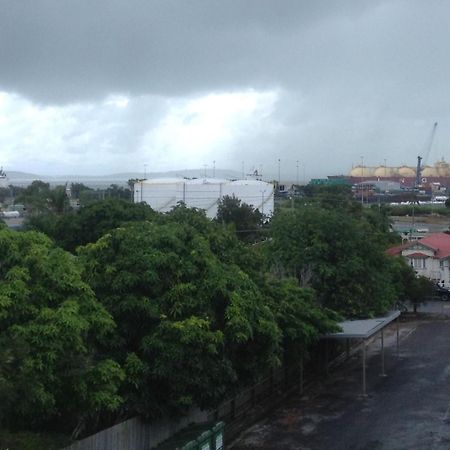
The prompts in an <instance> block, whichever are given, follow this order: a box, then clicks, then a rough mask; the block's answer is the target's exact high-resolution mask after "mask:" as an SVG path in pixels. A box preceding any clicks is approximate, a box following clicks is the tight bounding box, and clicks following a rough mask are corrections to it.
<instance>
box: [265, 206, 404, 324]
mask: <svg viewBox="0 0 450 450" xmlns="http://www.w3.org/2000/svg"><path fill="white" fill-rule="evenodd" d="M270 245H271V258H272V261H273V268H274V270H275V271H276V272H277V273H279V274H281V275H285V274H286V275H290V276H294V277H296V278H297V279H298V280H299V282H300V284H301V285H302V286H311V287H313V288H314V289H315V290H316V291H317V292H318V295H319V299H320V301H321V303H322V304H323V305H325V306H327V307H329V308H331V309H333V310H335V311H338V312H340V313H342V314H343V315H344V316H346V317H367V316H370V315H372V314H380V313H383V312H385V311H386V310H387V309H388V308H389V307H390V306H391V305H392V304H393V302H394V301H395V298H396V291H395V289H394V287H393V285H392V283H391V282H390V281H389V280H391V273H390V270H389V261H388V258H387V256H385V254H384V247H383V246H382V245H381V243H380V239H379V237H378V232H377V230H376V229H375V228H374V227H373V226H370V224H369V223H368V222H367V221H365V220H361V219H359V220H358V219H356V218H355V217H354V216H352V214H349V212H348V211H345V210H336V209H331V208H323V207H320V206H318V205H316V204H307V205H304V206H302V207H300V208H296V209H293V210H291V209H289V210H283V211H280V213H279V214H277V215H276V216H275V217H274V219H273V223H272V240H271V243H270Z"/></svg>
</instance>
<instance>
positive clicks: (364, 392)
mask: <svg viewBox="0 0 450 450" xmlns="http://www.w3.org/2000/svg"><path fill="white" fill-rule="evenodd" d="M362 369H363V393H362V395H363V397H366V396H367V394H366V341H365V340H363V348H362Z"/></svg>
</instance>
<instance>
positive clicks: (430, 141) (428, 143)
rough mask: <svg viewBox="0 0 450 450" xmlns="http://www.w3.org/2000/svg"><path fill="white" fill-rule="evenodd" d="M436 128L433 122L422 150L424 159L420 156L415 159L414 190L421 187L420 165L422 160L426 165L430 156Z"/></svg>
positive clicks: (435, 123)
mask: <svg viewBox="0 0 450 450" xmlns="http://www.w3.org/2000/svg"><path fill="white" fill-rule="evenodd" d="M437 126H438V123H437V122H434V124H433V128H432V129H431V133H430V136H429V138H428V139H427V141H426V145H425V148H424V150H425V152H424V154H425V158H422V157H421V156H418V157H417V168H416V184H415V188H416V189H417V188H418V187H419V186H420V185H421V182H422V179H421V175H422V164H421V163H422V160H423V161H424V164H426V163H427V161H428V157H429V156H430V153H431V147H432V146H433V141H434V136H435V135H436V128H437Z"/></svg>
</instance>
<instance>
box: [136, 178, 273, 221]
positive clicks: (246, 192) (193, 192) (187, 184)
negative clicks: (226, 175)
mask: <svg viewBox="0 0 450 450" xmlns="http://www.w3.org/2000/svg"><path fill="white" fill-rule="evenodd" d="M225 196H229V197H232V196H234V197H237V198H239V199H240V200H241V201H242V202H243V203H246V204H248V205H250V206H252V207H253V208H255V209H258V210H259V211H260V212H261V213H262V214H264V215H266V216H271V215H272V214H273V209H274V187H273V185H272V184H271V183H266V182H264V181H260V180H234V181H230V180H225V179H219V178H197V179H184V178H154V179H148V180H141V181H138V182H137V183H135V184H134V202H135V203H139V202H145V203H147V204H148V205H150V206H151V207H152V208H153V209H154V210H155V211H158V212H168V211H170V210H171V209H172V208H173V207H174V206H176V205H177V204H178V203H179V202H183V203H185V204H186V206H188V207H190V208H199V209H203V210H204V211H205V212H206V215H207V216H208V217H210V218H214V217H215V216H216V214H217V206H218V203H219V201H220V199H222V198H223V197H225Z"/></svg>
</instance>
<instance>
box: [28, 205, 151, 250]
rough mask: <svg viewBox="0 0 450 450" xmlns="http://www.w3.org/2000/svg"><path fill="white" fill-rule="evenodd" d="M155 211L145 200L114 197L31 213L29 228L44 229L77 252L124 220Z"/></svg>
mask: <svg viewBox="0 0 450 450" xmlns="http://www.w3.org/2000/svg"><path fill="white" fill-rule="evenodd" d="M154 215H155V214H154V212H153V211H152V209H151V208H150V207H149V206H147V205H145V204H143V203H136V204H134V203H130V202H128V201H126V200H120V199H114V198H111V199H107V200H104V201H97V202H94V203H91V204H89V205H87V206H84V207H81V208H80V209H79V210H78V211H71V212H69V213H67V214H64V215H57V214H52V213H47V214H41V215H37V216H30V217H29V218H28V220H27V222H26V229H28V230H36V231H41V232H43V233H45V234H47V235H48V236H50V237H51V238H52V239H54V240H55V242H56V243H57V245H59V246H60V247H62V248H64V249H65V250H68V251H71V252H73V251H74V250H75V249H76V248H77V247H78V246H79V245H85V244H87V243H89V242H95V241H96V240H97V239H99V238H100V237H101V236H103V235H104V234H105V233H107V232H108V231H110V230H112V229H114V228H117V227H119V226H121V225H122V224H123V223H126V222H135V221H141V220H147V219H150V218H152V217H154Z"/></svg>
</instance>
